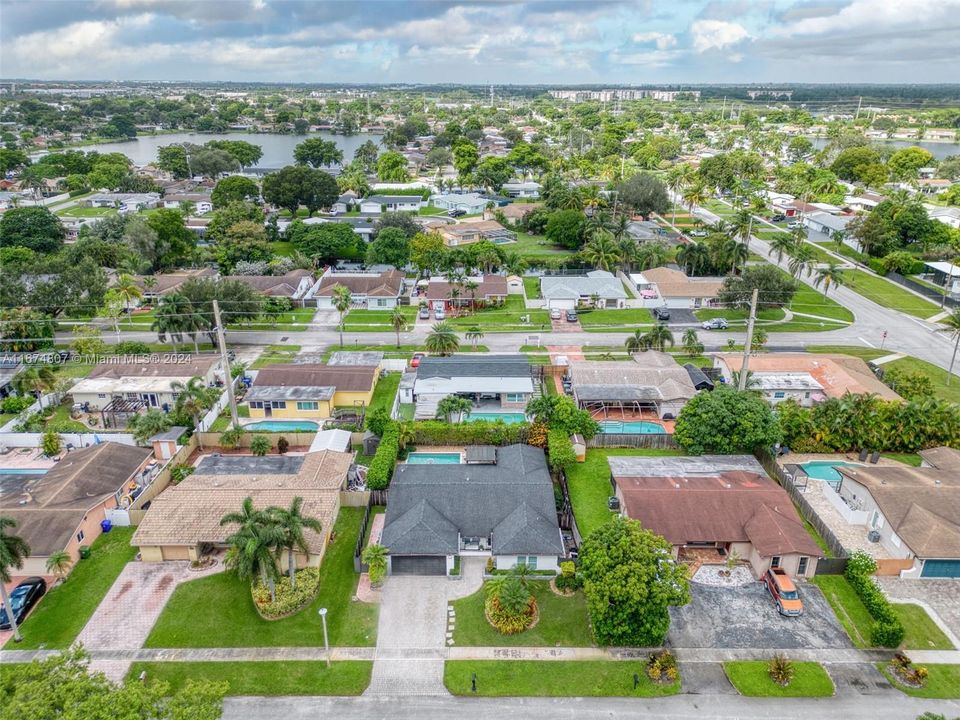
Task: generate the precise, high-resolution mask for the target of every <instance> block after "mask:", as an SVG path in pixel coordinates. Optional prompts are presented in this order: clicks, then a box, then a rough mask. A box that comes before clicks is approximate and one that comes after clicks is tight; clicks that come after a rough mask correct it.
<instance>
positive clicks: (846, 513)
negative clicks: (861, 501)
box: [823, 483, 869, 526]
mask: <svg viewBox="0 0 960 720" xmlns="http://www.w3.org/2000/svg"><path fill="white" fill-rule="evenodd" d="M823 496H824V497H825V498H826V499H827V502H829V503H830V505H832V506H833V509H834V510H836V511H837V512H838V513H840V515H841V516H842V517H843V519H844V520H846V521H847V522H848V523H850V524H851V525H863V526H866V524H867V518H868V517H869V514H868V513H867V512H866V511H864V510H854V509H853V508H851V507H850V506H849V505H847V504H846V503H845V502H844V501H843V498H842V497H840V493H838V492H837V491H836V490H834V489H833V487H832V486H831V485H830V484H828V483H823Z"/></svg>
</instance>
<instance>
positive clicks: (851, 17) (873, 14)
mask: <svg viewBox="0 0 960 720" xmlns="http://www.w3.org/2000/svg"><path fill="white" fill-rule="evenodd" d="M957 13H960V0H909V1H907V0H853V2H851V3H850V4H849V5H846V6H845V7H843V8H841V9H840V10H839V11H838V12H836V13H833V14H830V15H820V16H817V17H808V18H804V19H801V20H798V21H795V22H788V23H785V24H784V25H781V26H779V27H774V28H771V30H770V32H771V34H773V35H779V36H795V35H812V34H819V33H825V32H834V31H842V32H851V31H857V32H861V31H863V30H865V29H872V28H887V29H891V30H893V29H897V28H902V29H908V28H914V27H917V26H919V25H927V24H930V23H934V22H938V21H940V22H947V23H950V24H951V25H953V26H956V25H957V24H958V21H957Z"/></svg>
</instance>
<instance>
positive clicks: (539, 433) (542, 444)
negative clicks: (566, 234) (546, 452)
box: [527, 422, 549, 449]
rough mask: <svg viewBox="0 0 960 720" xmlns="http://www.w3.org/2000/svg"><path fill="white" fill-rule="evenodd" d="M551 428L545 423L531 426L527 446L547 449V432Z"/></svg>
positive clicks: (536, 423)
mask: <svg viewBox="0 0 960 720" xmlns="http://www.w3.org/2000/svg"><path fill="white" fill-rule="evenodd" d="M548 430H549V428H548V427H547V425H546V424H545V423H542V422H535V423H533V424H532V425H531V426H530V432H529V433H527V444H528V445H533V446H534V447H538V448H541V449H543V448H546V447H547V431H548Z"/></svg>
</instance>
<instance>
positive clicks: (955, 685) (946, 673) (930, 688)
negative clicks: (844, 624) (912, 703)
mask: <svg viewBox="0 0 960 720" xmlns="http://www.w3.org/2000/svg"><path fill="white" fill-rule="evenodd" d="M877 667H878V668H879V669H880V672H882V673H883V674H884V675H886V677H887V679H888V680H889V681H890V682H891V683H892V684H893V686H894V687H895V688H897V689H898V690H899V691H900V692H903V693H906V694H907V695H912V696H913V697H919V698H938V699H948V698H960V665H924V667H925V668H927V671H928V672H929V673H930V674H929V675H928V676H927V685H926V687H923V688H919V689H917V688H910V687H907V686H905V685H901V684H900V683H899V682H897V681H896V679H895V678H894V676H893V673H891V672H890V670H889V669H888V668H887V666H886V664H885V663H877Z"/></svg>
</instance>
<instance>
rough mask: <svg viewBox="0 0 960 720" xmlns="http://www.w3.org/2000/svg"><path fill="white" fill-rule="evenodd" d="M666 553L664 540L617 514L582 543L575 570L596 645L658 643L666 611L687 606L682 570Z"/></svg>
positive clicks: (663, 631)
mask: <svg viewBox="0 0 960 720" xmlns="http://www.w3.org/2000/svg"><path fill="white" fill-rule="evenodd" d="M671 551H672V548H671V547H670V543H668V542H667V541H666V540H665V539H663V538H662V537H660V536H658V535H654V534H653V533H652V532H650V531H649V530H644V529H643V528H642V527H640V523H639V522H637V521H636V520H630V519H628V518H624V517H621V516H617V517H616V519H614V520H613V521H611V522H608V523H606V524H605V525H601V526H600V527H599V528H597V529H596V530H594V531H593V532H592V533H591V534H590V536H589V537H588V538H587V539H586V540H585V541H584V543H583V545H582V546H581V548H580V570H581V572H582V573H583V581H584V583H583V589H584V593H585V594H586V596H587V609H588V611H589V612H590V623H591V625H592V626H593V634H594V637H595V638H596V639H597V643H598V644H600V645H628V646H636V647H652V646H656V645H660V644H662V643H663V640H664V638H665V637H666V635H667V631H668V630H669V629H670V613H669V608H670V607H671V606H673V607H676V606H681V605H686V604H687V603H688V602H690V589H689V584H688V580H687V568H686V566H685V565H680V564H677V563H676V562H675V561H674V560H673V558H672V557H671Z"/></svg>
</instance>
